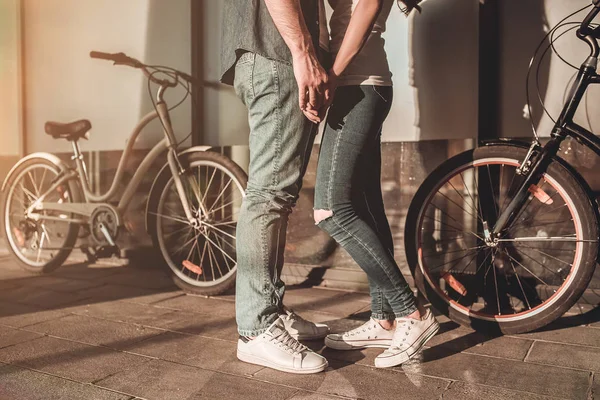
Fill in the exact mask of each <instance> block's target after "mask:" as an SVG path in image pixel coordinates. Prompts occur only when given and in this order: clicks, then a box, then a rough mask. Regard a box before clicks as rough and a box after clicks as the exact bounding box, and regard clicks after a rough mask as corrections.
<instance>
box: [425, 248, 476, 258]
mask: <svg viewBox="0 0 600 400" xmlns="http://www.w3.org/2000/svg"><path fill="white" fill-rule="evenodd" d="M484 247H487V246H485V245H482V246H477V247H470V248H468V249H460V250H453V251H444V254H453V253H460V252H461V251H471V250H479V249H482V248H484ZM438 253H439V252H438ZM436 254H437V253H436ZM434 255H435V254H434V253H429V254H425V253H423V256H425V257H429V256H434Z"/></svg>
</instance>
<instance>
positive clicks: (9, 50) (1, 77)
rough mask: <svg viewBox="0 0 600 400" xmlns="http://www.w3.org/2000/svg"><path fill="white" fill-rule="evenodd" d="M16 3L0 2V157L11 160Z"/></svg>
mask: <svg viewBox="0 0 600 400" xmlns="http://www.w3.org/2000/svg"><path fill="white" fill-rule="evenodd" d="M19 12H20V7H19V1H18V0H0V93H1V94H2V102H1V104H2V107H0V140H1V142H2V145H1V146H0V157H7V156H8V157H14V156H17V155H18V154H19V153H20V146H21V106H20V102H21V85H20V84H19V78H20V74H21V72H20V68H21V64H20V46H19V36H20V24H19Z"/></svg>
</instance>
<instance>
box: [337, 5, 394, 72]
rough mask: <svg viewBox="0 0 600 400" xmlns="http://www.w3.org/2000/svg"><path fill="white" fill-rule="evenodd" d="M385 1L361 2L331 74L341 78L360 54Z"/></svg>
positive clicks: (355, 11)
mask: <svg viewBox="0 0 600 400" xmlns="http://www.w3.org/2000/svg"><path fill="white" fill-rule="evenodd" d="M382 6H383V0H360V1H359V2H358V4H357V5H356V8H355V9H354V12H353V13H352V18H350V23H349V24H348V29H347V30H346V34H345V35H344V40H343V41H342V45H341V46H340V51H339V52H338V54H337V56H336V58H335V62H334V64H333V67H332V68H331V74H332V75H333V76H334V77H337V76H340V75H341V74H342V73H343V72H344V70H345V69H346V68H347V67H348V65H350V63H351V62H352V60H353V59H354V57H356V55H357V54H358V53H359V52H360V49H362V47H363V46H364V44H365V42H366V40H367V38H368V37H369V35H370V34H371V31H372V30H373V25H374V24H375V21H376V20H377V17H378V16H379V13H380V11H381V7H382Z"/></svg>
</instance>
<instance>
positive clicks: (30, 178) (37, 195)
mask: <svg viewBox="0 0 600 400" xmlns="http://www.w3.org/2000/svg"><path fill="white" fill-rule="evenodd" d="M34 171H35V170H34ZM34 173H35V172H34ZM27 176H28V177H29V180H30V181H31V184H32V185H33V190H34V191H35V195H36V200H37V199H39V197H40V191H39V189H38V187H37V185H36V184H35V179H34V178H33V177H32V176H31V171H27Z"/></svg>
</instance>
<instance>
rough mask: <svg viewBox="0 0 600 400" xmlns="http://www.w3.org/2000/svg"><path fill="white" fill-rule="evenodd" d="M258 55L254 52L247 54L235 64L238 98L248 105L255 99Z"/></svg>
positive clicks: (235, 83) (235, 82)
mask: <svg viewBox="0 0 600 400" xmlns="http://www.w3.org/2000/svg"><path fill="white" fill-rule="evenodd" d="M255 56H256V55H255V54H254V53H252V52H246V53H244V54H242V55H241V56H240V58H239V59H238V61H237V63H236V64H235V78H234V81H233V87H234V89H235V93H236V94H237V95H238V97H239V98H240V99H241V100H242V102H244V104H246V105H248V102H249V101H251V100H252V98H253V97H254V88H253V85H252V81H253V74H254V62H255V58H256V57H255Z"/></svg>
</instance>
